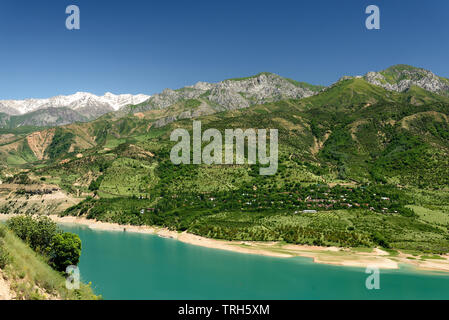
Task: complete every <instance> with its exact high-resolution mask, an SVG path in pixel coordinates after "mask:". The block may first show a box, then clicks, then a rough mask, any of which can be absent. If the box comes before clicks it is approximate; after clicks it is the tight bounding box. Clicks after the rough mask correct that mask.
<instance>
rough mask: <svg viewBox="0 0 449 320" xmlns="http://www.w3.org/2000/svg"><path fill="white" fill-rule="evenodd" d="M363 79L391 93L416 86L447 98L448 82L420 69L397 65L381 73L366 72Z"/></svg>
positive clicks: (448, 93)
mask: <svg viewBox="0 0 449 320" xmlns="http://www.w3.org/2000/svg"><path fill="white" fill-rule="evenodd" d="M364 79H365V80H366V81H367V82H369V83H371V84H374V85H377V86H380V87H383V88H385V89H387V90H391V91H397V92H404V91H407V90H409V89H410V88H411V87H412V86H417V87H420V88H422V89H425V90H427V91H430V92H434V93H437V94H441V95H446V96H449V80H448V79H445V78H442V77H438V76H437V75H435V74H433V73H432V72H430V71H428V70H425V69H421V68H414V67H410V66H405V65H398V66H393V67H391V68H388V69H386V70H384V71H381V72H368V73H367V74H366V75H365V76H364Z"/></svg>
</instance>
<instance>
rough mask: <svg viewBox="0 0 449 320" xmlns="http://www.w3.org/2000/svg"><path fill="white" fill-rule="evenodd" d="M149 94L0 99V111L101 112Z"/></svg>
mask: <svg viewBox="0 0 449 320" xmlns="http://www.w3.org/2000/svg"><path fill="white" fill-rule="evenodd" d="M149 98H150V96H147V95H144V94H137V95H132V94H120V95H116V94H113V93H111V92H107V93H106V94H105V95H103V96H96V95H94V94H92V93H89V92H77V93H75V94H72V95H68V96H62V95H60V96H56V97H52V98H48V99H26V100H0V112H4V113H7V114H10V115H20V114H25V113H29V112H33V111H36V110H40V109H46V108H62V107H66V108H70V109H72V110H87V109H90V110H89V111H94V113H95V110H92V109H96V108H99V109H101V110H102V111H101V113H106V112H108V111H117V110H119V109H120V108H122V107H124V106H127V105H131V104H139V103H142V102H144V101H146V100H148V99H149Z"/></svg>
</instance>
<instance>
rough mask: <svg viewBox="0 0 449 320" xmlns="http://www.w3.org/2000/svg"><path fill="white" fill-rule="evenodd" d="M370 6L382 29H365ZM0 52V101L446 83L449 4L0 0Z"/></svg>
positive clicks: (440, 0) (442, 0)
mask: <svg viewBox="0 0 449 320" xmlns="http://www.w3.org/2000/svg"><path fill="white" fill-rule="evenodd" d="M71 4H75V5H78V6H79V8H80V10H81V29H80V30H77V31H69V30H67V29H66V28H65V20H66V17H67V15H66V14H65V8H66V7H67V6H68V5H71ZM370 4H375V5H378V6H379V7H380V10H381V30H376V31H369V30H367V29H366V28H365V19H366V17H367V15H366V14H365V8H366V7H367V6H368V5H370ZM0 45H1V48H0V67H1V68H0V99H22V98H30V97H36V98H43V97H50V96H54V95H58V94H72V93H74V92H77V91H89V92H92V93H95V94H103V93H105V92H107V91H110V92H113V93H134V94H135V93H146V94H153V93H157V92H160V91H162V90H163V89H164V88H179V87H183V86H185V85H190V84H194V83H196V82H197V81H209V82H217V81H221V80H223V79H227V78H234V77H244V76H248V75H253V74H256V73H259V72H262V71H270V72H274V73H277V74H280V75H282V76H286V77H290V78H294V79H296V80H299V81H306V82H310V83H313V84H323V85H328V84H330V83H332V82H334V81H336V80H338V78H340V77H341V76H343V75H356V74H364V73H366V72H367V71H371V70H381V69H384V68H386V67H388V66H391V65H393V64H398V63H405V64H411V65H415V66H420V67H424V68H426V69H430V70H432V71H433V72H435V73H436V74H438V75H441V76H445V77H449V63H448V57H449V1H447V0H429V1H426V2H424V1H412V0H410V1H403V0H371V1H364V0H344V1H343V0H341V1H334V0H326V1H324V0H313V1H311V0H310V1H301V0H277V1H266V0H240V1H234V0H226V1H224V0H220V1H217V0H208V1H203V0H190V1H187V0H183V1H180V0H173V1H167V0H164V1H151V0H127V1H121V0H120V1H109V0H70V1H65V0H40V1H34V0H27V1H25V0H2V1H1V2H0Z"/></svg>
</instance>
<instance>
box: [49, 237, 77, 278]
mask: <svg viewBox="0 0 449 320" xmlns="http://www.w3.org/2000/svg"><path fill="white" fill-rule="evenodd" d="M51 254H52V256H51V257H50V265H51V266H52V267H53V269H55V270H58V271H65V270H66V269H67V267H68V266H72V265H77V264H78V263H79V260H80V256H81V239H80V237H79V236H78V235H77V234H73V233H68V232H66V233H58V234H56V235H55V236H54V237H53V241H52V244H51Z"/></svg>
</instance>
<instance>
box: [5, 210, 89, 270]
mask: <svg viewBox="0 0 449 320" xmlns="http://www.w3.org/2000/svg"><path fill="white" fill-rule="evenodd" d="M6 225H7V226H8V228H9V229H10V230H12V231H13V232H14V233H15V234H16V235H17V236H18V237H19V238H20V239H22V240H23V241H25V242H26V243H27V244H28V245H29V246H30V247H31V248H32V249H33V250H34V251H36V252H37V253H39V254H41V255H42V256H44V257H45V258H46V259H48V263H49V264H50V265H51V266H52V267H53V268H54V269H55V270H57V271H60V272H65V270H66V268H67V267H68V266H70V265H77V264H78V262H79V258H80V256H81V240H80V238H79V236H78V235H75V234H71V233H62V232H61V231H60V230H59V229H58V227H57V225H56V223H55V222H53V221H52V220H51V219H50V218H48V217H45V216H40V217H37V218H34V217H31V216H17V217H13V218H11V219H9V220H8V221H7V224H6Z"/></svg>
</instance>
